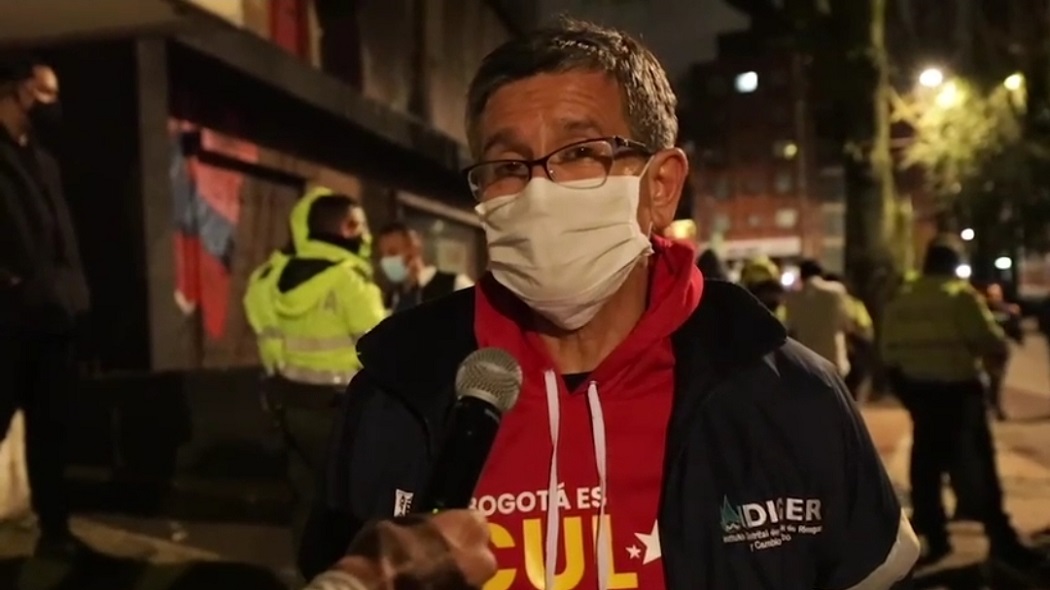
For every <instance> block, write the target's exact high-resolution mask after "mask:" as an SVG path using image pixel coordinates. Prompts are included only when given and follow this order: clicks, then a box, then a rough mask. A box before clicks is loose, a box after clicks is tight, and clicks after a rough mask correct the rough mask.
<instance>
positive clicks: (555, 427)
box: [543, 371, 612, 590]
mask: <svg viewBox="0 0 1050 590" xmlns="http://www.w3.org/2000/svg"><path fill="white" fill-rule="evenodd" d="M543 377H544V383H545V385H546V390H547V418H548V421H549V423H550V433H551V449H552V451H551V467H550V480H549V481H548V484H547V531H546V546H545V547H546V553H545V554H544V568H543V573H544V588H545V589H546V590H553V589H554V577H555V568H556V567H557V565H558V536H559V534H560V532H561V531H560V527H561V517H560V515H559V508H560V506H559V505H558V489H559V487H560V486H559V482H558V439H559V436H558V435H559V431H560V427H561V405H560V403H559V401H558V375H557V374H556V373H555V372H554V371H547V372H546V373H544V375H543ZM587 407H588V409H589V410H590V415H591V438H592V439H593V441H594V461H595V464H596V465H597V467H598V490H599V494H600V498H599V500H600V503H599V508H598V530H597V532H596V535H595V543H594V544H595V548H596V549H595V554H596V562H597V563H596V566H597V568H598V590H608V588H609V572H610V569H611V568H610V564H611V563H612V540H611V539H610V538H609V530H608V527H606V526H605V504H606V493H607V488H608V476H607V464H606V463H607V454H608V453H607V448H606V442H605V416H604V415H603V414H602V405H601V399H600V398H599V397H598V384H597V382H595V381H591V382H590V383H589V384H588V386H587Z"/></svg>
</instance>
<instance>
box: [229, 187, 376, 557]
mask: <svg viewBox="0 0 1050 590" xmlns="http://www.w3.org/2000/svg"><path fill="white" fill-rule="evenodd" d="M291 233H292V251H291V252H289V251H288V249H285V250H284V251H279V252H275V253H274V254H273V255H271V258H270V260H269V261H268V262H266V263H265V264H263V265H262V266H261V267H259V268H258V269H256V271H255V272H254V273H252V276H251V279H250V280H249V285H248V290H247V293H246V294H245V297H244V307H245V312H246V314H247V316H248V321H249V323H250V324H251V326H252V329H253V330H254V332H255V334H256V336H257V339H258V344H259V352H260V357H261V358H262V360H263V362H264V368H265V370H266V374H267V379H266V383H265V386H264V400H265V406H266V408H267V409H268V410H269V411H270V412H271V413H272V414H273V416H274V419H275V421H276V422H277V425H278V427H279V428H280V430H281V435H282V439H283V442H284V444H285V447H286V452H287V461H288V465H287V469H288V481H289V483H290V484H291V486H292V490H293V492H294V494H295V498H294V502H295V504H294V507H293V512H292V537H293V543H294V545H293V547H295V546H298V542H299V538H300V536H301V534H302V530H303V526H304V524H305V522H306V517H307V515H308V512H309V506H310V502H311V501H312V500H313V496H314V487H315V481H316V480H317V479H318V478H319V477H320V474H319V472H318V469H320V468H321V466H322V465H323V460H324V455H325V450H326V448H327V445H328V438H329V433H330V431H331V426H332V422H333V420H334V418H335V415H336V408H337V407H338V404H339V396H340V395H341V394H342V392H343V390H344V389H345V387H346V385H347V384H348V383H349V382H350V379H351V378H352V377H353V376H354V374H355V373H356V372H357V371H358V370H359V369H360V368H361V362H360V360H359V359H358V358H357V349H356V346H357V339H358V338H359V337H361V336H362V335H364V333H365V332H367V331H369V330H371V329H372V328H373V327H375V326H376V324H378V323H379V322H380V321H382V319H383V318H384V317H385V315H386V313H385V311H384V310H383V301H382V295H381V294H380V292H379V287H378V286H376V284H375V283H374V282H373V280H372V267H371V264H370V262H369V258H368V255H367V254H368V242H369V236H368V235H367V224H366V223H365V220H364V212H363V211H362V210H361V207H360V205H359V204H358V203H357V202H356V201H355V200H354V199H351V198H350V197H349V196H346V195H342V194H335V193H332V192H331V191H328V190H318V191H314V192H311V193H308V194H307V195H305V196H304V197H303V198H302V199H301V200H300V201H299V202H298V203H297V204H296V207H295V208H294V209H293V210H292V216H291Z"/></svg>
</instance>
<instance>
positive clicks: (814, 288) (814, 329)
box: [784, 260, 854, 377]
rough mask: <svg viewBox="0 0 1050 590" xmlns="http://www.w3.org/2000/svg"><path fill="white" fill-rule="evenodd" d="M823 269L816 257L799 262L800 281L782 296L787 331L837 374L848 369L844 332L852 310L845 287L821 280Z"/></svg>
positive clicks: (850, 328) (850, 324) (850, 323)
mask: <svg viewBox="0 0 1050 590" xmlns="http://www.w3.org/2000/svg"><path fill="white" fill-rule="evenodd" d="M823 275H824V269H823V268H821V267H820V264H818V263H817V262H816V261H815V260H803V261H802V263H801V264H800V265H799V279H800V280H801V281H802V285H801V286H800V287H799V288H798V289H795V290H792V291H788V292H787V294H786V295H785V297H784V312H785V314H784V315H785V317H786V319H787V329H788V334H791V336H792V337H794V338H795V339H796V340H798V341H799V342H801V343H802V344H804V345H805V346H808V347H809V348H810V349H811V350H812V351H813V352H816V353H817V354H819V355H820V356H822V357H824V358H825V359H827V360H828V361H830V362H831V364H833V365H835V369H837V370H838V372H839V376H840V377H845V376H846V375H847V374H848V373H849V368H850V365H849V357H848V353H847V347H846V334H848V333H850V332H852V331H853V330H854V328H853V314H852V313H851V309H850V308H851V306H850V302H849V298H848V297H847V295H846V287H845V286H844V285H842V283H832V282H831V281H827V280H824V276H823Z"/></svg>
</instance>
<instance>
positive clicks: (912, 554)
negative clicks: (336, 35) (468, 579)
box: [300, 21, 919, 590]
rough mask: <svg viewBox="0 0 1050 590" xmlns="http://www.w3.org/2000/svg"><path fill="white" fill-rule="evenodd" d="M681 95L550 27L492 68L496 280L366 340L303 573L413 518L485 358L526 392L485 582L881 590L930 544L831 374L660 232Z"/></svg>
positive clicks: (498, 499)
mask: <svg viewBox="0 0 1050 590" xmlns="http://www.w3.org/2000/svg"><path fill="white" fill-rule="evenodd" d="M677 126H678V123H677V120H676V117H675V97H674V94H673V93H672V91H671V87H670V84H669V83H668V81H667V77H666V74H665V73H664V71H663V69H662V67H661V66H660V65H659V63H658V62H657V61H656V59H655V58H654V57H653V55H652V54H651V53H650V52H649V51H648V50H646V49H645V48H644V47H643V46H641V45H640V44H639V43H638V42H637V41H635V40H634V39H632V38H631V37H629V36H627V35H626V34H624V33H621V32H619V31H614V30H610V29H604V28H601V27H598V26H595V25H591V24H588V23H581V22H577V21H563V22H562V23H560V24H559V25H557V26H555V27H553V28H550V29H545V30H541V31H538V32H535V33H532V34H530V35H526V36H524V37H522V38H518V39H514V40H511V41H509V42H507V43H506V44H504V45H503V46H501V47H499V48H497V49H496V50H495V51H494V52H493V53H491V54H490V55H489V56H488V57H487V58H486V59H485V60H484V62H483V63H482V65H481V68H480V71H479V72H478V73H477V75H476V76H475V78H474V81H473V83H472V85H471V88H470V92H469V94H468V112H467V127H468V137H469V139H470V144H471V148H472V152H473V154H474V156H475V158H476V161H477V162H478V163H477V164H475V165H474V166H472V167H471V168H469V169H468V170H467V173H466V175H467V179H468V181H469V183H470V186H471V189H472V192H473V194H474V196H475V198H476V199H477V200H478V206H477V211H478V213H479V215H480V216H481V219H482V221H483V225H484V229H485V234H486V240H487V244H488V253H489V273H488V274H487V275H486V276H485V277H484V278H483V279H482V280H481V281H480V282H479V284H478V286H477V287H475V288H474V289H470V290H465V291H460V292H457V293H454V294H452V295H450V296H448V297H445V298H442V299H439V300H436V301H433V302H430V303H427V304H424V305H422V306H419V307H417V308H414V309H411V310H409V311H406V312H404V313H401V314H397V315H394V316H392V317H391V318H389V319H387V320H386V321H385V322H384V323H382V324H380V325H379V326H378V327H377V328H375V329H374V330H373V331H372V332H370V333H369V334H368V335H367V336H365V337H364V338H363V339H362V340H361V342H360V344H359V348H358V350H359V355H360V358H361V361H362V363H363V366H364V368H363V370H362V371H361V372H360V373H358V374H357V376H356V377H355V378H354V380H353V381H352V382H351V384H350V387H349V389H348V390H347V394H346V396H345V398H344V407H343V412H342V418H341V420H340V422H339V424H338V426H337V428H336V433H335V438H334V440H333V443H332V448H331V455H330V460H329V464H328V468H327V473H326V482H325V485H324V486H323V487H322V488H321V489H322V490H323V495H322V496H321V497H319V498H317V501H316V505H315V509H314V514H313V517H312V518H311V522H310V524H308V526H307V532H306V535H305V540H304V543H303V546H302V547H301V549H300V566H301V568H302V569H303V570H304V573H305V574H306V575H307V576H312V575H313V574H314V573H316V572H318V571H320V570H323V569H325V568H327V567H328V566H329V565H330V564H331V563H332V562H334V561H336V560H338V559H339V557H340V556H341V555H342V554H343V553H344V552H345V550H346V547H347V545H348V543H349V542H350V539H351V538H352V536H353V535H354V534H355V532H357V531H358V530H360V528H361V527H362V526H363V523H365V522H367V521H370V520H373V519H377V518H389V517H390V516H394V515H399V514H403V513H405V512H410V511H411V509H412V502H413V499H414V497H415V496H416V494H418V493H419V492H420V491H421V489H422V487H423V486H424V485H426V482H427V481H428V477H429V475H430V471H431V469H433V460H434V457H435V454H436V451H437V450H438V449H439V447H440V445H441V441H442V437H443V436H444V434H445V429H446V422H445V420H446V418H447V411H448V409H449V407H450V404H451V403H452V402H453V400H454V398H455V392H454V391H453V384H454V379H455V375H456V370H457V366H458V365H459V363H460V362H462V361H463V359H464V358H465V357H466V356H467V355H468V354H470V353H471V352H472V351H474V350H476V349H478V348H485V347H497V348H502V349H504V350H506V351H508V352H509V353H510V354H512V355H513V356H514V357H515V358H516V359H517V360H518V362H519V363H520V365H521V369H522V374H523V376H524V380H523V386H522V391H521V395H520V397H519V399H518V401H517V404H516V405H515V406H514V407H513V408H512V409H511V410H510V411H509V412H507V413H506V414H505V415H504V416H503V419H502V423H501V426H500V431H499V433H498V436H497V439H496V441H495V444H494V446H493V448H492V451H491V454H490V455H489V458H488V462H487V463H486V466H485V470H484V473H483V474H482V476H481V480H480V482H479V483H478V485H477V487H476V488H475V493H474V504H473V506H474V508H476V509H477V510H478V511H480V512H482V513H483V514H484V515H485V516H486V517H487V518H488V520H489V529H490V533H491V536H492V545H493V547H494V550H495V553H496V558H497V561H498V564H499V568H500V569H499V571H498V572H497V573H496V575H495V577H493V578H492V580H491V581H490V582H489V583H488V584H487V585H486V588H487V589H488V590H507V589H510V588H514V589H517V588H556V587H557V588H601V589H602V590H606V589H609V588H674V589H681V590H685V589H690V590H726V589H747V590H764V589H768V590H781V589H783V590H787V589H800V588H822V589H826V590H840V589H841V590H845V589H847V588H864V589H870V590H886V589H888V588H894V587H896V586H897V585H898V584H899V583H900V582H901V580H904V579H906V577H907V575H908V572H909V571H910V569H911V567H912V565H913V563H914V562H915V560H916V558H917V557H918V553H919V550H918V541H917V539H916V537H915V535H914V533H913V532H912V529H911V526H910V525H909V523H908V520H907V519H906V518H905V517H904V516H903V514H902V511H901V507H900V505H899V503H898V501H897V499H896V497H895V495H894V491H893V488H892V486H891V484H890V482H889V480H888V478H887V476H886V473H885V471H884V469H883V467H882V464H881V462H880V459H879V456H878V454H877V452H876V450H875V448H874V445H873V444H872V442H871V439H870V436H869V435H868V432H867V430H866V428H865V426H864V423H863V420H862V419H861V417H860V415H859V412H858V411H857V409H856V407H855V406H854V405H853V403H852V402H851V400H850V398H849V394H848V392H847V391H846V388H845V387H844V385H843V383H842V381H841V379H840V378H839V377H838V376H837V375H836V372H835V370H834V369H833V368H832V367H831V366H830V364H829V363H827V362H826V361H824V360H822V359H820V358H818V357H817V355H815V354H814V353H812V352H811V351H809V350H807V349H805V348H804V347H802V346H801V345H799V344H798V343H796V342H793V341H791V340H789V339H788V338H787V337H786V334H785V331H784V328H783V326H782V325H781V324H780V322H779V321H777V319H776V318H775V317H773V315H772V314H770V312H769V311H768V310H767V309H766V308H765V307H763V306H762V304H761V303H759V302H758V301H757V300H756V299H755V298H754V297H752V296H751V295H749V294H748V293H747V292H746V291H744V290H743V289H741V288H739V287H737V286H735V285H732V284H730V283H726V282H721V281H713V280H712V281H705V280H704V279H703V277H702V276H701V274H700V272H699V270H698V269H697V268H696V265H695V255H694V252H693V251H692V250H691V249H690V248H688V247H687V246H684V245H682V244H677V243H674V242H669V241H667V240H664V239H662V238H660V237H659V235H660V230H661V229H662V228H664V227H666V226H667V225H668V224H669V223H671V221H672V220H673V218H674V212H675V210H676V208H677V205H678V201H679V198H680V195H681V190H682V186H683V183H684V180H685V178H686V175H687V173H688V163H687V161H686V157H685V154H684V153H683V152H682V151H681V150H679V149H677V148H675V147H674V142H675V139H676V137H677V131H678V129H677Z"/></svg>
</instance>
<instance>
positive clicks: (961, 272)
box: [955, 264, 973, 279]
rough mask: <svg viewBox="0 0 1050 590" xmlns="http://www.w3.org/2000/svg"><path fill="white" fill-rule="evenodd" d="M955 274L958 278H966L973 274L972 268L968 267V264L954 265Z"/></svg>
mask: <svg viewBox="0 0 1050 590" xmlns="http://www.w3.org/2000/svg"><path fill="white" fill-rule="evenodd" d="M955 276H957V277H959V278H960V279H968V278H970V277H971V276H973V269H972V268H970V265H969V264H960V265H959V266H957V267H955Z"/></svg>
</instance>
